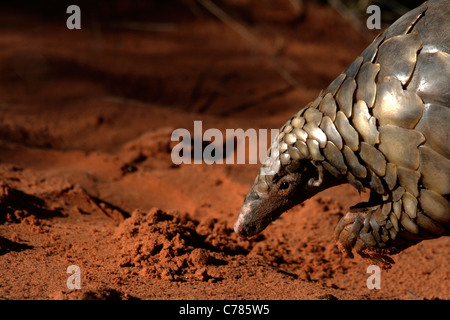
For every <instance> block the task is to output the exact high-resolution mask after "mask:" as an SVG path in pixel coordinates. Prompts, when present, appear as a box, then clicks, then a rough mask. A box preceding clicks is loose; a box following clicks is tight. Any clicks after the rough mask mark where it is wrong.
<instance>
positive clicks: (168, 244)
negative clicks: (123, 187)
mask: <svg viewBox="0 0 450 320" xmlns="http://www.w3.org/2000/svg"><path fill="white" fill-rule="evenodd" d="M117 236H118V238H119V240H120V242H121V244H122V250H121V260H120V262H119V265H120V267H123V268H130V272H136V271H135V270H136V268H138V269H139V271H137V272H138V273H139V274H140V275H142V276H146V277H149V278H159V279H164V280H174V281H182V280H188V279H191V280H199V281H208V280H209V281H216V280H220V279H221V278H222V277H221V273H220V270H218V269H217V268H215V267H217V266H220V265H226V264H228V262H227V256H230V255H231V256H232V255H239V254H246V253H247V252H248V249H249V244H250V242H249V241H246V240H242V239H238V238H237V236H236V234H234V233H232V230H231V229H230V228H227V227H226V224H225V223H223V222H219V221H217V220H216V219H211V218H206V219H205V220H203V221H201V222H199V221H197V220H194V219H192V218H190V217H189V215H188V214H182V213H179V212H170V213H167V212H163V211H162V210H159V209H156V208H153V209H151V210H150V211H149V212H148V213H144V212H142V211H140V210H135V211H134V212H133V213H132V214H131V217H130V218H128V219H126V220H125V221H124V222H123V223H122V224H121V225H120V226H119V227H118V230H117Z"/></svg>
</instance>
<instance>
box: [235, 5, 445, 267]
mask: <svg viewBox="0 0 450 320" xmlns="http://www.w3.org/2000/svg"><path fill="white" fill-rule="evenodd" d="M449 88H450V6H449V3H448V1H446V0H430V1H428V2H425V3H424V4H422V5H421V6H419V7H417V8H416V9H413V10H412V11H410V12H408V13H407V14H405V15H404V16H402V17H401V18H400V19H398V20H397V21H396V22H395V23H394V24H392V25H391V26H390V27H389V28H388V29H387V30H386V31H385V32H384V33H382V34H380V35H379V36H378V37H377V38H376V39H375V40H374V41H373V42H372V44H370V45H369V46H368V47H367V48H366V49H365V50H364V51H363V52H362V53H361V55H360V56H359V57H357V58H356V59H355V61H354V62H353V63H352V64H351V65H350V66H349V67H348V69H347V70H346V71H345V72H344V73H342V74H340V75H339V76H338V77H337V78H336V79H335V80H334V81H333V82H332V83H331V84H330V85H329V87H328V88H327V89H326V90H325V91H324V92H322V93H321V94H320V95H319V97H318V98H317V99H316V100H314V101H313V102H311V103H310V104H308V105H307V106H306V108H304V109H302V110H300V111H299V112H298V113H297V114H295V115H294V116H293V117H292V118H291V119H289V120H288V121H287V122H286V123H285V124H284V125H283V126H282V128H281V129H280V134H279V136H278V137H277V138H276V139H275V140H274V141H273V142H272V146H271V147H270V149H269V150H268V153H267V158H266V160H265V161H264V162H263V163H262V166H261V169H260V172H259V174H258V176H257V177H256V179H255V182H254V184H253V186H252V187H251V188H250V191H249V192H248V194H247V196H246V198H245V200H244V203H243V205H242V208H241V211H240V213H239V216H238V218H237V221H236V223H235V231H236V232H237V233H239V234H241V235H243V236H251V235H254V234H257V233H259V232H261V231H262V230H264V229H265V228H266V226H267V225H268V224H269V223H270V222H271V221H273V220H275V219H276V218H278V217H279V216H280V215H281V214H282V213H283V212H285V211H286V210H288V209H290V208H292V207H293V206H295V205H297V204H299V203H301V202H303V201H305V200H306V199H308V198H310V197H312V196H313V195H315V194H316V193H318V192H320V191H322V190H325V189H327V188H329V187H332V186H336V185H339V184H343V183H350V184H351V185H352V186H354V187H355V188H356V189H357V190H359V191H360V192H361V191H365V190H366V189H369V190H370V194H371V195H370V200H369V202H367V203H360V204H358V205H356V206H354V207H352V208H350V210H349V211H348V212H347V214H346V215H345V216H344V217H343V218H342V219H341V221H340V222H339V224H338V225H337V226H336V229H335V238H336V240H337V241H338V244H339V246H340V247H341V248H342V249H343V251H345V252H346V253H347V254H349V255H350V256H351V255H352V254H351V252H352V250H353V249H354V250H355V251H356V252H357V253H359V254H361V255H363V256H371V257H378V258H377V259H378V260H379V261H382V262H387V263H389V262H390V261H391V260H389V258H387V257H386V255H385V254H386V253H396V252H399V251H401V250H403V249H405V248H407V247H409V246H411V245H413V244H416V243H418V242H420V241H422V240H425V239H430V238H437V237H440V236H443V235H449V234H450V202H449V199H450V198H449V193H450V144H449V141H450V140H449V135H450V130H449V123H450V108H449V107H450V90H449ZM379 257H384V258H381V259H380V258H379ZM386 259H387V260H386ZM383 260H384V261H383Z"/></svg>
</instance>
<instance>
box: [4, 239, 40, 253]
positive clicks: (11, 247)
mask: <svg viewBox="0 0 450 320" xmlns="http://www.w3.org/2000/svg"><path fill="white" fill-rule="evenodd" d="M32 248H33V246H30V245H28V244H24V243H18V242H14V241H11V240H9V239H6V238H3V237H0V256H2V255H4V254H6V253H8V252H11V251H14V252H20V251H22V250H26V249H32Z"/></svg>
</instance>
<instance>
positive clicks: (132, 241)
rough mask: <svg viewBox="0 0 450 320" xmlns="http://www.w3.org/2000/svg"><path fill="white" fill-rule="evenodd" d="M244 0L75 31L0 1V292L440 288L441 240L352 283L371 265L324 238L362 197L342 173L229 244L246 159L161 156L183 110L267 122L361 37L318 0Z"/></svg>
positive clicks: (190, 115) (321, 78)
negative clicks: (223, 12)
mask: <svg viewBox="0 0 450 320" xmlns="http://www.w3.org/2000/svg"><path fill="white" fill-rule="evenodd" d="M230 2H231V3H233V1H230ZM118 3H122V2H120V1H118ZM248 3H251V1H241V2H239V1H234V4H233V6H230V8H228V9H229V10H235V11H231V12H235V13H237V14H238V15H237V16H238V17H241V18H242V17H243V18H242V19H243V20H242V21H246V23H245V24H244V25H243V26H244V28H245V29H243V30H244V31H242V29H236V28H233V26H234V25H232V24H231V25H230V24H227V23H224V22H222V21H219V20H218V19H216V18H215V17H212V16H211V15H210V14H208V13H207V12H206V11H205V10H200V11H195V10H194V9H195V8H191V10H188V9H187V7H184V8H183V9H182V10H181V9H179V8H178V9H177V10H178V11H177V10H172V9H173V8H170V6H169V7H168V8H166V7H164V8H158V10H160V11H158V14H156V13H153V14H149V15H147V16H145V19H141V20H134V21H130V20H127V18H126V17H123V16H121V17H114V16H113V15H111V16H113V17H112V18H111V16H110V17H109V19H106V18H105V19H103V20H101V19H99V20H96V19H87V18H86V20H83V21H85V24H84V25H83V28H82V30H76V31H69V30H68V29H66V27H65V18H66V16H63V17H60V18H55V17H50V18H49V17H42V16H39V15H31V14H27V13H20V14H19V13H18V12H17V11H14V12H13V11H7V10H2V11H1V12H0V150H1V151H0V279H1V281H0V298H1V299H186V298H189V299H328V300H329V299H449V298H450V286H449V283H450V270H449V267H448V266H449V263H450V255H449V245H450V243H449V239H448V238H440V239H437V240H432V241H425V242H422V243H420V244H418V245H416V246H413V247H411V248H408V249H407V250H405V251H404V252H402V253H400V254H398V255H395V256H393V259H394V260H395V262H396V263H395V264H394V265H393V266H392V268H391V269H390V270H387V271H384V270H383V271H381V289H379V290H369V289H368V288H367V285H366V281H367V278H368V277H369V276H370V274H368V273H367V268H368V266H369V265H371V264H372V263H371V262H370V261H366V260H363V259H362V258H360V257H355V258H354V259H350V258H346V257H344V256H343V255H342V254H341V252H340V251H339V250H338V248H337V246H336V243H335V241H334V239H333V230H334V227H335V225H336V224H337V222H338V221H339V219H340V217H342V215H343V214H344V213H345V212H346V210H347V208H348V207H349V206H350V205H353V204H356V203H357V202H360V201H362V200H364V199H366V197H367V195H365V194H362V195H361V196H360V195H359V194H358V193H357V191H356V190H354V189H353V188H352V187H350V186H348V185H344V186H340V187H338V188H334V189H331V190H327V191H325V192H323V193H321V194H319V195H317V196H316V197H314V198H312V199H310V200H308V201H306V202H305V203H304V204H302V205H300V206H298V207H296V208H294V209H292V210H291V211H289V212H287V213H285V214H283V215H282V216H281V218H280V219H279V220H277V221H276V222H275V223H273V224H272V225H270V226H269V227H268V228H267V229H266V230H265V231H264V232H262V233H261V234H260V235H258V236H256V237H253V238H250V239H243V238H240V237H238V236H237V235H236V234H234V233H233V231H232V226H233V223H234V220H235V218H236V216H237V213H238V211H239V208H240V206H241V204H242V201H243V198H244V196H245V194H246V193H247V191H248V188H249V187H250V185H251V184H252V182H253V180H254V177H255V175H256V173H257V170H258V166H257V165H237V164H234V165H233V164H224V165H217V164H216V165H206V164H202V165H186V164H182V165H180V166H177V165H174V164H173V163H172V161H171V157H170V154H171V148H172V147H173V146H174V142H171V141H170V136H171V133H172V131H173V130H174V129H176V128H186V129H188V130H190V131H192V130H193V123H194V120H202V121H203V130H206V129H207V128H219V129H221V130H222V131H223V132H225V129H226V128H232V129H236V128H243V129H244V130H245V129H247V128H256V129H259V128H279V127H280V126H281V125H282V124H283V123H284V121H285V120H286V119H287V118H288V117H289V116H291V115H292V114H294V113H295V112H297V111H298V110H299V109H301V108H302V107H303V106H304V105H306V103H308V102H309V101H311V100H312V99H314V98H315V96H317V94H318V93H319V91H320V90H321V89H324V88H326V86H327V85H328V83H329V82H330V81H331V80H333V79H334V77H335V76H337V75H338V74H339V73H340V72H342V71H343V70H345V68H346V66H347V65H348V64H349V63H351V62H352V60H353V59H354V57H356V56H357V55H358V54H359V53H360V52H361V51H362V50H363V49H364V47H365V46H366V45H367V44H368V43H369V42H370V39H371V38H372V37H373V35H374V34H373V33H370V34H369V35H368V36H363V35H361V34H360V33H358V32H356V31H355V29H354V28H353V27H352V26H351V25H350V24H349V23H348V22H346V21H345V20H344V19H343V18H342V17H341V16H340V15H339V14H337V13H336V12H335V11H334V10H333V9H331V8H329V7H322V6H318V5H315V4H308V3H307V4H305V7H304V8H303V9H302V10H300V11H298V12H296V11H295V10H288V9H286V8H283V6H280V7H277V10H273V8H269V7H265V6H259V7H256V8H255V7H252V6H251V5H250V4H248ZM283 3H284V2H283ZM246 4H247V5H246ZM287 4H288V1H286V3H285V5H287ZM120 9H121V10H122V12H127V7H126V5H123V7H121V8H120ZM197 9H198V8H197ZM152 12H153V11H152ZM239 14H240V15H239ZM85 16H89V15H83V17H85ZM234 17H236V15H235V16H234ZM244 18H245V19H244ZM136 21H137V22H136ZM254 40H256V42H254ZM70 265H77V266H79V267H80V271H81V289H72V290H71V289H69V288H68V287H67V279H68V277H69V276H70V274H68V273H66V270H67V268H68V266H70Z"/></svg>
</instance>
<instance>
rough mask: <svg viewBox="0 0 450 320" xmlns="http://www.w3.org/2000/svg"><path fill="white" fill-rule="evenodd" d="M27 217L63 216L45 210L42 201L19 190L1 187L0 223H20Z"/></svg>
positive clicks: (54, 211) (58, 212)
mask: <svg viewBox="0 0 450 320" xmlns="http://www.w3.org/2000/svg"><path fill="white" fill-rule="evenodd" d="M29 215H32V216H35V217H36V218H42V219H48V218H52V217H62V216H63V214H62V213H61V212H60V211H57V210H50V209H47V208H46V204H45V201H43V200H42V199H39V198H37V197H35V196H32V195H29V194H26V193H24V192H22V191H20V190H16V189H11V188H8V187H3V192H2V196H1V197H0V223H4V222H5V221H6V220H10V221H11V222H16V221H20V220H22V219H24V218H26V217H27V216H29Z"/></svg>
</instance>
